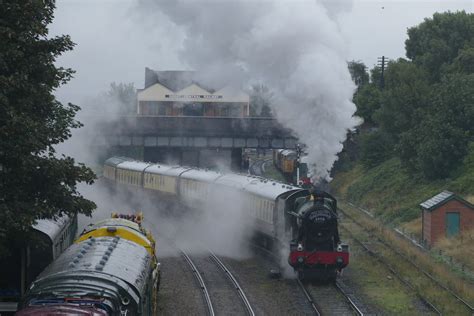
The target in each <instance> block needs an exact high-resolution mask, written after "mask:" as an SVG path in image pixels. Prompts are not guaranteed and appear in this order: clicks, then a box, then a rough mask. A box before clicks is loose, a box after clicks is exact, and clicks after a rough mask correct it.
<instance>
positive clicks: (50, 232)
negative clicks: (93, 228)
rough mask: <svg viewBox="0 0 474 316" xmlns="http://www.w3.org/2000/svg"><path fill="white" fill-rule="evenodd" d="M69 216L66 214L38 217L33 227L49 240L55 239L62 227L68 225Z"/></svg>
mask: <svg viewBox="0 0 474 316" xmlns="http://www.w3.org/2000/svg"><path fill="white" fill-rule="evenodd" d="M70 220H71V219H70V217H69V216H67V215H63V216H60V217H58V218H56V220H54V219H38V220H36V224H34V225H33V229H36V230H38V231H40V232H42V233H44V234H46V235H47V236H49V238H50V239H51V240H56V238H57V237H58V236H59V234H60V233H61V231H62V230H63V228H64V227H66V226H67V225H69V221H70Z"/></svg>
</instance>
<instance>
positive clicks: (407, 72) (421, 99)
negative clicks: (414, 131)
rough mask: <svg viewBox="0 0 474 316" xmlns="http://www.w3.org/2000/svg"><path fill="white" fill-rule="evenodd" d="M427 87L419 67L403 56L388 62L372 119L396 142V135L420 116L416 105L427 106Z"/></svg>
mask: <svg viewBox="0 0 474 316" xmlns="http://www.w3.org/2000/svg"><path fill="white" fill-rule="evenodd" d="M430 91H431V90H430V86H429V82H428V80H427V74H426V72H425V71H423V69H421V68H420V67H418V66H416V65H415V64H413V63H411V62H409V61H407V60H404V59H399V60H398V61H394V62H390V63H389V64H388V67H387V71H386V73H385V90H384V91H383V94H382V96H381V101H380V103H381V106H380V108H379V109H378V110H377V111H376V113H375V114H374V115H373V118H374V120H375V122H376V123H378V124H379V126H380V128H381V129H383V130H384V132H386V133H388V134H390V135H391V136H392V137H394V139H395V141H396V142H397V139H398V135H400V134H401V133H402V132H405V131H406V130H408V129H410V128H412V127H413V126H414V125H416V124H417V122H418V121H419V120H420V119H421V117H420V109H423V108H425V107H427V106H429V101H428V99H429V95H430Z"/></svg>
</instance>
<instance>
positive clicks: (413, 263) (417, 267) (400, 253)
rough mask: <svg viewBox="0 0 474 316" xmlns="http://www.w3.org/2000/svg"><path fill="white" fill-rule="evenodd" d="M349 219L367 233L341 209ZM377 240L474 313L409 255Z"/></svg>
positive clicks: (471, 309)
mask: <svg viewBox="0 0 474 316" xmlns="http://www.w3.org/2000/svg"><path fill="white" fill-rule="evenodd" d="M339 210H340V211H341V212H342V213H343V214H344V215H345V216H346V217H347V218H349V219H350V220H351V221H353V222H354V223H355V224H356V225H357V226H359V227H361V228H362V229H363V230H364V231H367V230H366V229H365V227H364V226H363V225H362V224H361V223H360V222H359V221H357V220H356V219H355V218H354V217H353V216H351V215H349V214H347V212H345V211H344V210H343V209H339ZM377 240H378V241H379V242H380V243H381V244H383V245H384V246H385V247H387V248H389V249H390V250H392V251H394V252H395V253H396V254H398V255H399V256H401V257H402V258H403V259H405V260H406V261H407V262H409V263H410V264H411V265H412V266H414V267H415V268H416V269H417V270H418V271H420V272H421V273H423V274H424V275H425V276H426V277H428V278H429V279H430V280H431V281H433V282H434V283H436V285H438V286H439V287H441V288H442V289H443V290H445V291H447V292H448V293H449V294H451V295H452V296H453V297H454V298H455V299H456V300H458V301H459V302H460V303H461V304H463V305H464V306H466V307H467V308H468V309H469V310H470V311H471V313H474V307H472V306H471V305H470V304H469V303H468V302H467V301H466V300H464V299H463V298H462V297H460V296H459V295H457V294H456V293H455V292H454V291H453V290H452V289H450V288H449V287H447V286H446V285H444V284H443V283H441V281H439V280H438V279H437V278H435V277H434V276H432V275H431V274H430V273H429V272H427V271H426V270H424V269H423V268H421V267H420V266H419V265H418V264H416V263H415V262H414V261H413V260H412V259H411V258H409V257H408V256H407V255H405V254H404V253H402V252H400V251H399V250H398V249H396V248H394V247H392V246H391V245H389V244H388V243H386V242H385V241H384V240H383V239H381V238H380V237H378V236H377Z"/></svg>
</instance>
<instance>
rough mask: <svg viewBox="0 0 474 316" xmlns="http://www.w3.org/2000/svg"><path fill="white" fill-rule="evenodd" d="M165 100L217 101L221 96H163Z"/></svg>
mask: <svg viewBox="0 0 474 316" xmlns="http://www.w3.org/2000/svg"><path fill="white" fill-rule="evenodd" d="M165 98H167V99H173V100H183V99H186V100H187V99H192V100H217V99H222V98H223V96H222V95H215V94H188V95H186V94H165Z"/></svg>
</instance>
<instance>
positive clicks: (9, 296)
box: [0, 215, 77, 315]
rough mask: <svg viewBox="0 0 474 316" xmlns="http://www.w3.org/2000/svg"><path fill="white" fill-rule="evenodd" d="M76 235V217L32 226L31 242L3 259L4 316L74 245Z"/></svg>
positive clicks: (0, 292)
mask: <svg viewBox="0 0 474 316" xmlns="http://www.w3.org/2000/svg"><path fill="white" fill-rule="evenodd" d="M76 234H77V216H73V217H70V216H67V215H63V216H60V217H58V218H56V219H40V220H37V221H36V224H35V225H33V226H32V235H33V236H32V240H31V242H29V243H28V244H27V245H26V246H24V247H19V248H16V249H12V250H11V253H10V255H8V256H4V257H2V258H0V268H1V270H2V271H8V273H4V274H2V278H1V279H0V314H1V315H7V313H9V312H14V311H16V309H17V305H18V301H19V300H20V296H21V295H22V294H24V292H25V291H26V289H27V287H28V285H29V284H30V283H31V282H33V281H34V279H35V278H36V277H37V276H38V274H40V273H41V271H43V270H44V268H46V266H47V265H48V264H50V263H51V262H52V261H53V260H55V259H56V258H57V257H58V256H59V255H60V254H61V253H62V252H63V251H64V250H65V249H66V248H67V247H69V246H70V245H71V244H72V243H73V241H74V238H75V237H76Z"/></svg>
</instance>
